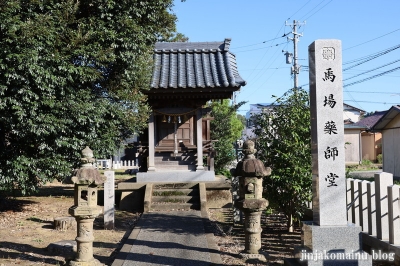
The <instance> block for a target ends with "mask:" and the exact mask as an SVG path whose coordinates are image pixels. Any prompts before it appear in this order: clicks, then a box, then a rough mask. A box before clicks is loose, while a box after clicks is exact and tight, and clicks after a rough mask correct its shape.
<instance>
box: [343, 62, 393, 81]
mask: <svg viewBox="0 0 400 266" xmlns="http://www.w3.org/2000/svg"><path fill="white" fill-rule="evenodd" d="M399 61H400V59H397V60H395V61H392V62H390V63H387V64H384V65H382V66H379V67H376V68H373V69H371V70H368V71H365V72H363V73H360V74H357V75H355V76H352V77H350V78H345V79H343V81H345V80H349V79H353V78H356V77H359V76H361V75H365V74H367V73H369V72H372V71H375V70H378V69H380V68H383V67H386V66H389V65H392V64H394V63H397V62H399Z"/></svg>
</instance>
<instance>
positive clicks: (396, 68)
mask: <svg viewBox="0 0 400 266" xmlns="http://www.w3.org/2000/svg"><path fill="white" fill-rule="evenodd" d="M399 69H400V67H395V68H392V69H390V70H387V71H384V72H382V73H379V74H376V75H373V76H370V77H368V78H365V79H361V80H357V81H354V82H352V83H348V84H344V85H343V88H344V87H349V86H353V85H355V84H358V83H361V82H365V81H367V80H371V79H374V78H378V77H381V76H383V75H386V74H388V73H392V72H394V71H396V70H399Z"/></svg>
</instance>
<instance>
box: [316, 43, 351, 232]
mask: <svg viewBox="0 0 400 266" xmlns="http://www.w3.org/2000/svg"><path fill="white" fill-rule="evenodd" d="M341 53H342V49H341V41H340V40H317V41H315V42H314V43H312V44H311V45H310V46H309V60H310V64H309V68H310V73H309V74H310V101H311V140H312V161H313V165H312V174H313V210H314V212H313V216H314V217H313V220H314V223H315V224H318V225H320V226H342V225H347V217H346V178H345V158H344V154H345V151H344V149H345V145H344V125H343V109H342V108H343V92H342V87H343V86H342V85H343V84H342V54H341Z"/></svg>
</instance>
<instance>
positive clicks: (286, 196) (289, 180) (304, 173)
mask: <svg viewBox="0 0 400 266" xmlns="http://www.w3.org/2000/svg"><path fill="white" fill-rule="evenodd" d="M273 97H275V96H273ZM275 98H276V97H275ZM255 125H256V128H255V130H254V133H255V134H256V135H257V142H256V143H257V149H258V151H259V159H261V160H263V161H265V162H266V165H267V166H270V167H271V169H272V173H271V176H268V177H266V178H265V179H264V185H265V188H266V189H267V197H268V199H269V200H270V202H271V203H272V204H273V205H276V206H279V208H280V209H281V210H282V211H283V212H284V213H285V215H286V216H287V218H288V230H289V231H293V222H294V221H295V220H297V219H299V218H300V217H301V216H302V215H303V214H304V211H305V203H306V202H308V201H310V200H311V191H312V190H311V189H312V175H311V131H310V127H311V120H310V108H309V97H308V93H307V92H306V91H304V90H303V89H297V90H293V89H292V90H290V91H288V92H287V93H285V94H284V95H283V96H282V97H280V98H277V99H276V101H275V102H274V104H273V108H272V109H270V110H269V111H267V112H264V113H261V114H258V115H256V116H255Z"/></svg>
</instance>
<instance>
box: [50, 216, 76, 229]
mask: <svg viewBox="0 0 400 266" xmlns="http://www.w3.org/2000/svg"><path fill="white" fill-rule="evenodd" d="M75 228H76V221H75V218H74V217H71V216H69V217H57V218H54V229H56V230H60V231H66V230H69V229H75Z"/></svg>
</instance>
